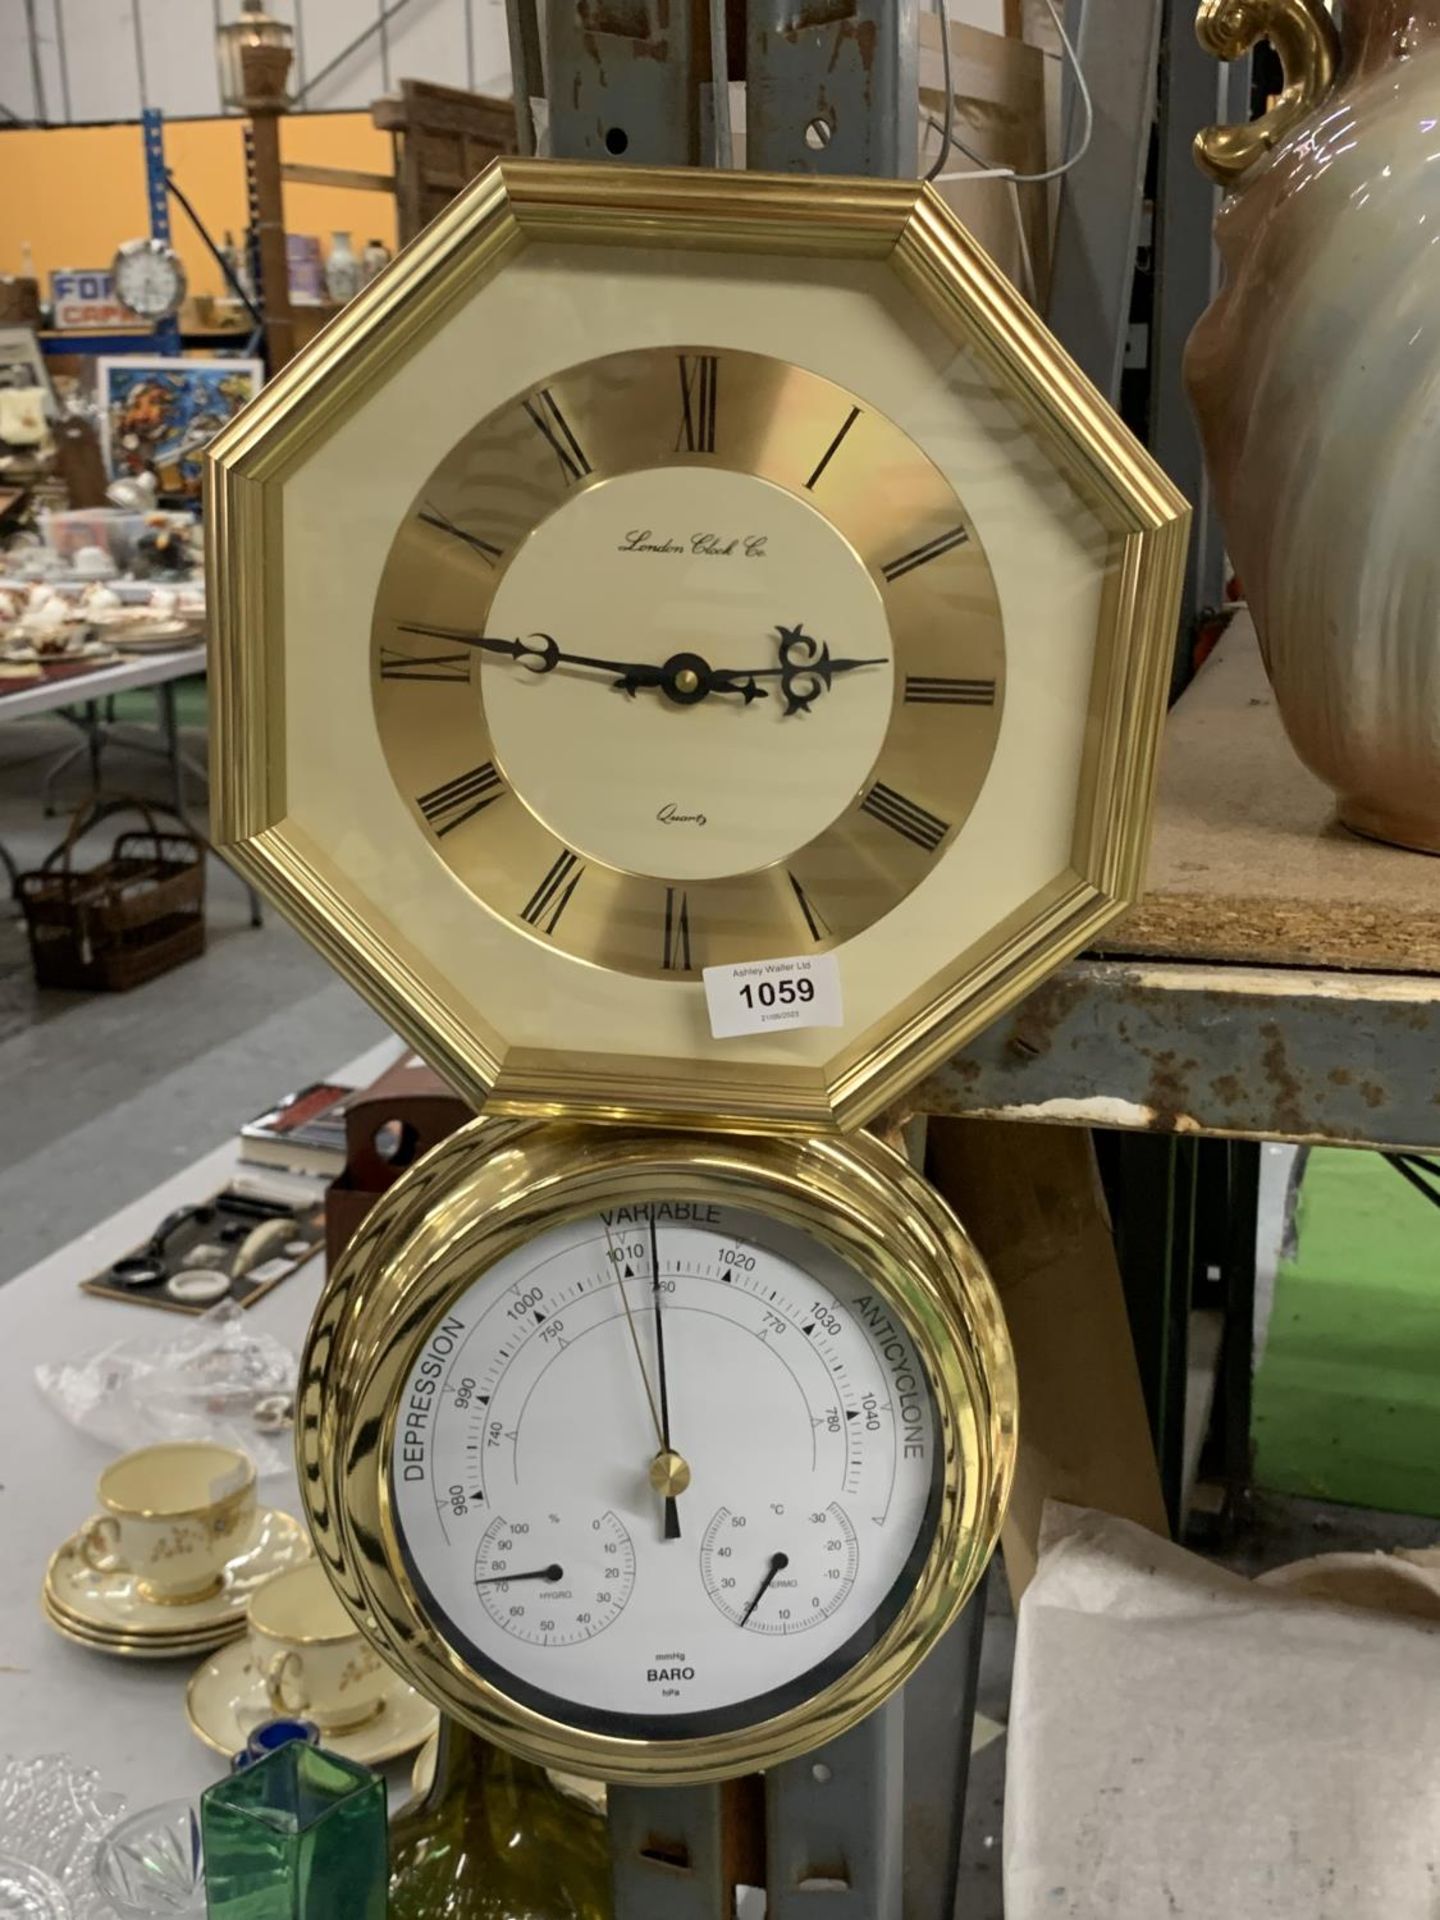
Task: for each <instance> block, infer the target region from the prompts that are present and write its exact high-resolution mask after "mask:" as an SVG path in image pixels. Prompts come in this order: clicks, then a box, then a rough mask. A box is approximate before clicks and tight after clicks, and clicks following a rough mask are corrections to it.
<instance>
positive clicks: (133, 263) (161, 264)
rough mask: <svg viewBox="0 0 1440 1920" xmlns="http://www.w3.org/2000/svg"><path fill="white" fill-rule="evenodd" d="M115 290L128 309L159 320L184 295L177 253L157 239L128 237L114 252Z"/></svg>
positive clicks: (181, 301)
mask: <svg viewBox="0 0 1440 1920" xmlns="http://www.w3.org/2000/svg"><path fill="white" fill-rule="evenodd" d="M112 271H113V274H114V280H115V292H116V294H117V295H118V297H119V298H120V300H121V301H123V303H124V304H125V305H126V306H127V307H129V309H130V311H131V312H132V313H138V314H139V315H140V316H141V318H142V319H145V320H159V319H163V317H164V316H165V315H166V314H167V313H174V312H175V311H176V309H177V308H178V307H179V306H180V305H181V304H182V303H183V301H184V299H185V273H184V269H183V268H182V267H181V265H180V260H179V257H178V255H177V254H176V253H175V252H174V251H173V249H172V248H170V247H167V246H166V245H165V244H164V242H163V241H159V240H131V241H128V242H127V243H126V245H125V246H123V247H121V249H120V251H119V252H118V253H117V254H116V256H115V264H114V267H113V269H112Z"/></svg>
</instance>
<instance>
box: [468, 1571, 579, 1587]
mask: <svg viewBox="0 0 1440 1920" xmlns="http://www.w3.org/2000/svg"><path fill="white" fill-rule="evenodd" d="M564 1578H565V1569H564V1568H563V1567H556V1566H549V1567H532V1569H531V1570H530V1572H529V1573H487V1574H486V1576H485V1578H484V1579H483V1580H477V1581H476V1582H475V1584H476V1586H477V1587H508V1586H510V1585H511V1584H512V1583H513V1582H514V1581H516V1580H543V1581H545V1583H546V1584H547V1586H552V1587H553V1586H554V1584H555V1582H556V1581H557V1580H563V1579H564Z"/></svg>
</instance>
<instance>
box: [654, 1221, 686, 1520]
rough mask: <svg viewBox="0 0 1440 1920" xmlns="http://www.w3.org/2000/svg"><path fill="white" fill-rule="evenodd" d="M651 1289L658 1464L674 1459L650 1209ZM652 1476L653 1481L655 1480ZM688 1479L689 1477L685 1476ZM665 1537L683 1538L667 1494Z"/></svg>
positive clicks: (676, 1512)
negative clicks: (657, 1386)
mask: <svg viewBox="0 0 1440 1920" xmlns="http://www.w3.org/2000/svg"><path fill="white" fill-rule="evenodd" d="M650 1288H651V1295H652V1297H653V1299H654V1302H655V1360H656V1371H657V1375H658V1378H659V1382H660V1454H659V1455H658V1456H657V1459H656V1464H657V1465H659V1463H660V1460H661V1459H664V1458H666V1456H672V1457H673V1456H675V1449H674V1448H673V1447H672V1446H671V1444H670V1383H669V1381H668V1379H667V1378H666V1374H665V1316H664V1315H663V1314H662V1313H661V1311H660V1242H659V1236H658V1234H657V1232H656V1227H655V1210H654V1208H653V1207H652V1208H651V1210H650ZM653 1477H654V1476H653V1473H652V1478H653ZM686 1477H687V1479H688V1477H689V1476H688V1475H687V1476H686ZM665 1538H666V1539H667V1540H678V1539H679V1538H680V1509H679V1507H678V1506H677V1504H676V1501H675V1495H674V1494H673V1493H671V1492H667V1493H666V1495H665Z"/></svg>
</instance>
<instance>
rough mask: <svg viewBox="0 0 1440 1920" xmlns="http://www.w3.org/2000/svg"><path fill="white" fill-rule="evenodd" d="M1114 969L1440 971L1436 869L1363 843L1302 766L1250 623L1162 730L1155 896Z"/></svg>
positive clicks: (1230, 634)
mask: <svg viewBox="0 0 1440 1920" xmlns="http://www.w3.org/2000/svg"><path fill="white" fill-rule="evenodd" d="M1097 945H1098V951H1100V952H1102V953H1106V954H1142V955H1146V956H1151V957H1160V958H1173V959H1196V960H1219V961H1230V962H1235V963H1239V964H1242V965H1248V966H1292V967H1323V968H1327V969H1336V970H1341V971H1347V970H1348V971H1353V970H1364V971H1372V972H1374V971H1378V972H1390V973H1437V972H1440V858H1436V857H1435V856H1433V855H1430V854H1424V853H1411V852H1408V851H1406V850H1404V849H1402V848H1398V847H1389V846H1383V845H1380V844H1379V843H1377V842H1374V841H1369V840H1363V839H1361V838H1360V837H1359V836H1358V835H1356V834H1352V833H1350V832H1349V831H1347V829H1346V828H1344V827H1342V826H1341V825H1340V823H1339V821H1338V820H1337V819H1336V817H1335V798H1334V795H1333V794H1332V793H1331V791H1330V789H1329V788H1328V787H1326V786H1325V785H1323V784H1322V782H1320V781H1319V780H1317V779H1316V778H1315V776H1314V775H1313V774H1312V773H1310V772H1308V771H1307V770H1306V768H1305V767H1303V766H1302V765H1301V763H1300V761H1299V760H1298V759H1297V757H1296V755H1295V751H1294V749H1293V748H1292V747H1291V745H1290V743H1289V740H1288V739H1287V738H1286V735H1285V730H1284V728H1283V726H1282V725H1281V721H1280V716H1279V714H1278V712H1277V710H1276V707H1275V700H1274V696H1273V694H1272V693H1271V691H1270V686H1269V682H1268V681H1267V680H1266V678H1265V671H1264V667H1263V666H1262V664H1261V660H1260V654H1259V649H1258V647H1257V645H1256V642H1255V635H1254V629H1253V627H1252V626H1251V624H1250V622H1249V620H1248V618H1247V617H1246V616H1244V615H1239V616H1237V618H1236V619H1235V620H1234V622H1233V623H1232V624H1231V626H1230V628H1229V629H1228V631H1227V632H1226V634H1225V635H1224V637H1223V638H1222V639H1221V641H1220V642H1219V644H1218V645H1217V647H1216V648H1215V651H1214V652H1213V654H1212V655H1211V657H1210V659H1209V660H1208V661H1207V662H1206V663H1205V665H1204V666H1203V667H1202V668H1201V670H1200V672H1199V674H1198V675H1197V676H1196V678H1195V680H1194V681H1193V682H1192V684H1191V685H1190V686H1189V687H1188V688H1187V689H1186V691H1185V693H1184V695H1183V696H1182V697H1181V699H1180V700H1179V702H1178V703H1177V705H1176V706H1175V708H1174V710H1173V712H1172V713H1171V715H1170V719H1169V722H1168V724H1167V727H1166V733H1165V744H1164V751H1163V754H1162V758H1161V767H1160V786H1159V793H1158V796H1157V802H1156V811H1155V830H1154V838H1153V840H1152V843H1151V852H1150V864H1149V869H1148V873H1147V876H1146V892H1145V897H1144V898H1143V899H1142V901H1141V902H1140V904H1139V905H1138V906H1137V907H1136V908H1134V909H1133V910H1132V911H1131V912H1130V913H1128V914H1127V915H1126V916H1125V917H1124V919H1122V920H1120V921H1119V922H1117V924H1116V925H1115V926H1114V927H1113V928H1111V929H1110V930H1109V932H1107V933H1106V934H1105V936H1104V938H1103V940H1101V941H1100V942H1099V943H1097Z"/></svg>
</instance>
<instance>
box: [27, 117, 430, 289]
mask: <svg viewBox="0 0 1440 1920" xmlns="http://www.w3.org/2000/svg"><path fill="white" fill-rule="evenodd" d="M241 126H242V122H241V121H240V120H238V119H218V120H171V121H168V122H167V123H166V127H165V157H166V159H167V161H168V162H169V165H170V171H171V172H172V173H173V174H174V176H175V179H176V181H177V183H178V184H179V186H180V188H181V190H182V191H183V192H184V193H185V194H186V196H187V197H188V198H189V200H190V201H191V203H192V204H193V206H194V207H195V210H196V212H197V213H198V214H199V215H200V217H201V219H202V220H203V221H204V222H205V224H206V226H207V227H208V228H209V229H210V232H211V235H212V236H213V238H214V239H215V240H216V241H217V242H218V241H223V239H224V237H225V233H226V230H227V229H228V230H229V231H230V232H231V233H233V234H234V236H235V239H236V241H237V243H238V242H239V240H240V238H241V235H242V234H243V232H244V227H245V161H244V147H243V141H242V135H241ZM281 151H282V153H283V155H284V157H285V159H286V160H291V161H301V162H305V163H307V164H309V165H311V166H327V167H352V168H355V169H357V170H359V171H361V172H365V173H389V172H391V171H392V155H391V151H390V136H389V135H388V134H385V133H380V132H379V131H378V130H377V129H376V128H375V127H373V126H372V125H371V124H370V116H369V115H368V114H365V113H303V114H295V115H294V116H293V117H290V118H287V119H286V120H285V121H284V122H283V124H282V129H281ZM170 224H171V228H172V231H173V234H174V239H175V245H176V247H177V249H178V251H179V253H180V256H181V258H182V259H183V260H184V262H185V271H186V273H187V275H188V276H189V281H190V288H191V291H192V292H193V293H211V294H218V293H220V292H222V291H223V287H222V276H221V273H220V269H219V268H218V267H217V266H216V265H215V263H214V261H213V260H212V259H211V258H210V255H209V253H208V252H207V250H206V248H205V246H204V244H203V242H202V241H201V240H200V239H199V237H198V235H197V234H196V232H195V230H194V228H193V227H192V226H191V225H190V222H189V221H188V220H187V219H186V217H185V215H184V213H183V212H182V211H181V210H180V208H179V207H178V206H177V205H176V204H175V202H174V201H173V200H172V201H171V206H170ZM285 225H286V228H287V230H288V231H289V232H291V233H313V234H318V235H319V236H320V240H321V247H322V251H325V252H328V251H329V246H330V235H331V234H332V233H333V232H334V231H336V230H337V229H339V228H343V229H345V230H346V231H347V232H349V233H350V234H351V235H352V236H353V238H354V242H355V250H356V252H357V253H358V252H359V251H360V250H361V248H362V247H363V246H364V244H365V242H366V241H367V240H369V239H371V238H372V237H373V238H376V239H380V240H383V241H384V242H385V244H386V246H387V247H390V248H391V249H392V250H393V249H394V246H395V200H394V196H393V195H392V194H388V193H362V192H359V191H356V190H354V189H350V188H342V187H287V188H286V189H285ZM149 231H150V218H149V214H148V212H147V210H146V199H145V157H144V150H143V147H142V143H141V135H140V128H139V127H138V126H136V125H134V124H125V125H117V126H100V127H47V128H43V129H33V128H17V129H13V130H10V131H7V132H3V133H0V273H18V272H19V270H20V258H21V254H20V249H21V246H22V244H23V243H24V242H25V241H27V240H28V241H29V243H30V248H31V252H32V253H33V255H34V259H35V265H36V267H37V268H38V270H39V272H40V276H41V281H42V291H43V292H44V293H45V294H46V295H47V296H48V292H49V276H50V274H51V272H52V271H53V270H54V269H55V268H56V267H103V266H108V265H109V264H110V261H111V260H112V258H113V257H114V253H115V249H116V247H118V246H119V244H120V242H121V241H122V240H134V239H136V238H137V237H139V236H140V235H142V234H147V233H149Z"/></svg>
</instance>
